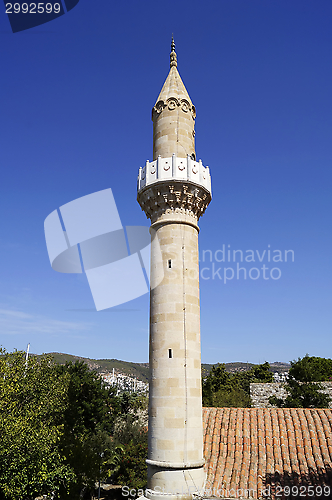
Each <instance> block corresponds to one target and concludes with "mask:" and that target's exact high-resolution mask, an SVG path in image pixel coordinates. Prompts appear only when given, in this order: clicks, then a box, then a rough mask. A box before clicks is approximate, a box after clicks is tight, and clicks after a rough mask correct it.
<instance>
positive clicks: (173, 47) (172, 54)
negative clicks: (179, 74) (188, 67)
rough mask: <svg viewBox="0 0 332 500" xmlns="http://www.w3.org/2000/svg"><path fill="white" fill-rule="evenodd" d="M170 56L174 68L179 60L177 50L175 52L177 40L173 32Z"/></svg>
mask: <svg viewBox="0 0 332 500" xmlns="http://www.w3.org/2000/svg"><path fill="white" fill-rule="evenodd" d="M170 58H171V63H170V67H171V68H172V66H175V67H177V65H178V62H177V57H176V52H175V42H174V37H173V34H172V43H171V56H170Z"/></svg>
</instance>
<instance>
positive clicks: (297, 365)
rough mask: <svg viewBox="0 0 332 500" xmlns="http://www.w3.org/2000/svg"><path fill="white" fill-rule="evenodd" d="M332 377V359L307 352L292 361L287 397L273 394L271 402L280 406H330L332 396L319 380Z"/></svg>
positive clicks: (322, 380) (286, 387)
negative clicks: (324, 389)
mask: <svg viewBox="0 0 332 500" xmlns="http://www.w3.org/2000/svg"><path fill="white" fill-rule="evenodd" d="M331 377H332V360H331V359H326V358H318V357H315V356H309V355H308V354H306V355H305V356H304V357H303V358H299V359H298V360H297V361H291V368H290V370H289V378H288V380H287V383H286V384H285V389H286V391H287V397H286V398H285V399H281V398H277V397H276V396H271V397H270V398H269V402H270V403H271V404H272V405H274V406H278V407H279V408H328V406H329V403H330V402H331V398H330V397H329V396H328V395H327V394H325V393H324V392H322V391H323V387H322V385H321V384H320V383H319V382H324V381H327V380H330V379H331Z"/></svg>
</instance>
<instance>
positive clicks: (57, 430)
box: [0, 350, 73, 500]
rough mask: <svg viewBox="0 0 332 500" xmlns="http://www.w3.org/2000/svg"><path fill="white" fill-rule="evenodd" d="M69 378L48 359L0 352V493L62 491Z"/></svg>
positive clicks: (68, 474)
mask: <svg viewBox="0 0 332 500" xmlns="http://www.w3.org/2000/svg"><path fill="white" fill-rule="evenodd" d="M68 383H69V378H68V376H67V375H66V374H63V375H62V376H61V377H59V376H58V374H57V373H56V372H55V370H54V367H53V364H52V361H51V359H50V357H47V356H46V357H43V358H41V359H40V360H38V361H37V360H36V359H30V360H29V363H28V364H26V363H25V360H24V353H23V352H19V351H16V352H13V353H6V352H5V351H3V350H1V356H0V497H2V498H6V499H7V498H10V499H12V500H23V499H25V498H34V497H35V496H36V495H37V494H47V493H49V492H52V491H54V492H55V493H57V492H59V490H60V489H63V490H64V491H66V489H68V487H69V484H70V482H71V481H72V480H73V471H72V470H71V468H70V466H69V465H68V464H67V462H66V459H65V457H64V456H63V455H62V454H61V452H60V448H59V444H60V440H61V436H62V433H63V420H62V414H63V411H64V409H65V407H66V394H67V389H68Z"/></svg>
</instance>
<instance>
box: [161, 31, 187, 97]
mask: <svg viewBox="0 0 332 500" xmlns="http://www.w3.org/2000/svg"><path fill="white" fill-rule="evenodd" d="M177 66H178V63H177V55H176V52H175V42H174V38H173V35H172V43H171V53H170V71H169V73H168V76H167V78H166V81H165V83H164V85H163V88H162V89H161V92H160V94H159V96H158V99H157V101H156V102H158V101H164V102H166V101H167V99H169V98H170V97H175V98H177V99H186V100H187V101H188V102H189V103H190V104H192V102H191V99H190V97H189V94H188V92H187V89H186V87H185V86H184V83H183V81H182V79H181V77H180V75H179V72H178V69H177Z"/></svg>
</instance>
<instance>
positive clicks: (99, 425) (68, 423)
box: [56, 361, 119, 498]
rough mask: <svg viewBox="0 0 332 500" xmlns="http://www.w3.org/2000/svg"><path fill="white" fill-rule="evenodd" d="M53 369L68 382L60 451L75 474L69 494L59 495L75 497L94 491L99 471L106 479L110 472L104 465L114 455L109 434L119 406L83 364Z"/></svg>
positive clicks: (108, 390)
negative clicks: (83, 491) (83, 492)
mask: <svg viewBox="0 0 332 500" xmlns="http://www.w3.org/2000/svg"><path fill="white" fill-rule="evenodd" d="M56 370H57V372H58V374H59V375H60V376H62V375H66V376H67V377H68V379H69V382H68V390H67V406H66V409H65V410H64V413H63V433H62V436H61V440H60V449H61V453H62V455H63V456H64V457H65V458H66V462H67V463H68V464H69V465H70V467H71V469H72V470H73V471H74V474H75V481H73V482H72V483H71V487H70V490H69V492H67V493H65V492H62V496H63V498H66V497H67V496H68V498H78V496H79V494H80V492H81V491H82V489H85V490H86V491H87V492H88V491H93V490H94V486H95V483H96V481H98V480H99V477H100V473H101V472H100V471H102V475H103V476H106V475H107V473H108V471H109V469H110V468H107V467H105V466H104V465H105V463H107V461H108V460H109V459H110V458H111V456H112V454H113V448H114V443H113V440H112V439H111V434H112V432H113V425H114V421H115V418H116V416H117V413H118V411H119V410H118V406H119V404H118V401H117V398H116V396H115V390H114V389H112V388H109V387H107V386H106V385H105V384H104V383H103V380H102V379H101V377H100V376H99V374H98V373H97V372H96V371H94V370H90V369H89V367H88V365H87V364H86V363H84V362H82V361H76V362H75V363H72V362H67V363H66V364H65V365H57V367H56Z"/></svg>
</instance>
